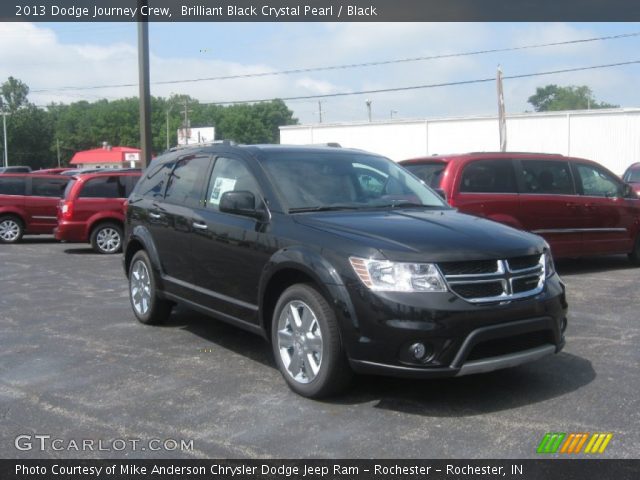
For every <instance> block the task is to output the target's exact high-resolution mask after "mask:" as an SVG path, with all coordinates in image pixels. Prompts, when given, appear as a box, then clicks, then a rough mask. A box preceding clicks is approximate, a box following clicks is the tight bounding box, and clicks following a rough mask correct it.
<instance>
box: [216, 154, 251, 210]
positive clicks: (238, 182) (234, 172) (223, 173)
mask: <svg viewBox="0 0 640 480" xmlns="http://www.w3.org/2000/svg"><path fill="white" fill-rule="evenodd" d="M232 191H235V192H238V191H245V192H251V193H253V196H254V197H255V199H256V204H258V202H259V199H260V198H261V195H260V188H259V187H258V182H256V180H255V178H254V177H253V175H252V174H251V172H250V171H249V169H248V168H247V167H246V166H245V165H244V164H243V163H242V162H241V161H240V160H238V159H236V158H226V157H219V158H217V159H216V163H215V165H214V167H213V172H212V173H211V178H210V179H209V184H208V186H207V196H206V197H205V207H206V208H209V209H211V210H219V207H220V199H221V197H222V194H224V193H225V192H232ZM255 206H256V205H254V207H255Z"/></svg>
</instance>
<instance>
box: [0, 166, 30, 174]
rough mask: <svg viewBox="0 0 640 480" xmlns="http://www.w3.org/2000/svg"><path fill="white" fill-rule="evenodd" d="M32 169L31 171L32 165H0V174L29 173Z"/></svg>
mask: <svg viewBox="0 0 640 480" xmlns="http://www.w3.org/2000/svg"><path fill="white" fill-rule="evenodd" d="M30 171H31V167H28V166H22V165H14V166H13V167H0V174H5V173H29V172H30Z"/></svg>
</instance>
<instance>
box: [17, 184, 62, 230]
mask: <svg viewBox="0 0 640 480" xmlns="http://www.w3.org/2000/svg"><path fill="white" fill-rule="evenodd" d="M29 180H31V181H30V182H29V181H27V192H28V195H27V197H26V198H25V209H26V210H27V212H28V213H29V216H30V219H29V220H28V223H29V231H31V232H33V233H51V232H53V229H54V228H55V227H56V225H57V224H58V203H59V202H60V199H61V198H62V197H63V195H64V190H65V188H66V186H67V183H68V182H69V178H65V177H62V176H60V175H55V176H42V177H41V176H30V177H29Z"/></svg>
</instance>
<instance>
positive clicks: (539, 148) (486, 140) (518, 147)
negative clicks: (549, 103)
mask: <svg viewBox="0 0 640 480" xmlns="http://www.w3.org/2000/svg"><path fill="white" fill-rule="evenodd" d="M329 142H337V143H339V144H340V145H342V146H343V147H350V148H360V149H363V150H368V151H371V152H375V153H379V154H381V155H385V156H387V157H389V158H391V159H393V160H396V161H398V160H403V159H406V158H412V157H419V156H425V155H433V154H445V153H464V152H480V151H498V150H499V149H500V139H499V130H498V119H497V116H487V117H460V118H442V119H426V120H398V119H393V120H389V121H382V122H371V123H369V122H362V123H342V124H340V123H336V124H324V123H323V124H315V125H294V126H285V127H280V143H282V144H295V145H304V144H314V143H329ZM507 149H508V150H509V151H513V152H543V153H560V154H563V155H570V156H574V157H582V158H588V159H590V160H595V161H597V162H599V163H601V164H602V165H605V166H606V167H607V168H609V169H610V170H612V171H613V172H614V173H617V174H622V173H623V172H624V170H625V169H626V168H627V166H629V165H630V164H631V163H634V162H640V108H616V109H604V110H578V111H569V112H545V113H522V114H515V115H507Z"/></svg>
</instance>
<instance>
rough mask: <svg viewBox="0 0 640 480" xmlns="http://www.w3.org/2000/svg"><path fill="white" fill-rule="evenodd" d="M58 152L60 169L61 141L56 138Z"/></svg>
mask: <svg viewBox="0 0 640 480" xmlns="http://www.w3.org/2000/svg"><path fill="white" fill-rule="evenodd" d="M56 150H57V151H58V168H60V139H59V138H56Z"/></svg>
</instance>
